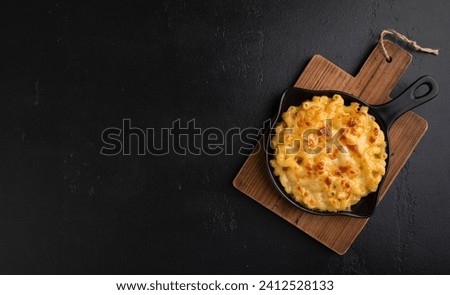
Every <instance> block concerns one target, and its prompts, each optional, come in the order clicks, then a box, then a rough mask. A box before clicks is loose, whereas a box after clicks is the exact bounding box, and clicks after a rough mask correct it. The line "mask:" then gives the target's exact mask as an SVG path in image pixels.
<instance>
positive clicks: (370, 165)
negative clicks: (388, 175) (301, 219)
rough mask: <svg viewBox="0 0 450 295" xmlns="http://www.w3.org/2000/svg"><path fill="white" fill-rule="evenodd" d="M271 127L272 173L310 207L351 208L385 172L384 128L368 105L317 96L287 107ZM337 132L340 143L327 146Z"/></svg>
mask: <svg viewBox="0 0 450 295" xmlns="http://www.w3.org/2000/svg"><path fill="white" fill-rule="evenodd" d="M275 131H276V132H275V135H274V136H273V138H272V142H271V143H272V147H273V148H274V150H275V156H274V159H272V160H271V161H270V164H271V166H272V167H273V169H274V174H275V175H276V176H278V177H279V180H280V182H281V184H282V185H283V187H284V189H285V191H286V192H287V193H289V194H290V195H291V196H292V197H293V199H294V200H295V201H296V202H298V203H301V204H302V205H304V206H306V207H307V208H309V209H313V210H320V211H332V212H336V211H343V210H350V207H351V206H352V205H354V204H356V203H358V201H359V200H360V199H361V198H363V197H364V196H366V195H368V194H369V193H370V192H374V191H376V190H377V188H378V184H379V183H380V181H381V179H382V177H383V175H384V174H385V169H386V158H387V153H386V141H385V137H384V134H383V131H382V130H381V129H380V126H379V125H378V124H377V122H376V121H375V118H374V117H373V116H372V115H370V114H369V113H368V107H367V106H361V105H360V104H358V103H355V102H354V103H351V104H350V105H349V106H346V105H344V100H343V98H342V97H341V96H340V95H334V96H333V97H332V98H329V97H327V96H315V97H314V98H313V99H312V100H308V101H304V102H303V103H302V104H301V105H300V106H298V107H295V106H291V107H290V108H289V109H288V110H287V111H286V112H285V113H283V114H282V121H281V122H280V123H279V124H278V125H277V126H276V129H275ZM336 134H337V135H336ZM338 135H339V138H338V139H337V141H338V144H334V145H332V146H330V142H331V140H330V139H334V140H335V139H336V138H337V137H338ZM340 145H341V146H340Z"/></svg>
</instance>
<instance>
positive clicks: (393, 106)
mask: <svg viewBox="0 0 450 295" xmlns="http://www.w3.org/2000/svg"><path fill="white" fill-rule="evenodd" d="M422 85H426V86H428V91H427V92H426V93H425V94H422V95H420V96H416V91H417V89H418V88H419V87H420V86H422ZM438 91H439V86H438V84H437V82H436V80H434V78H433V77H431V76H423V77H421V78H419V79H418V80H417V81H416V82H414V83H413V84H412V85H411V86H409V87H408V88H407V89H406V90H405V91H403V92H402V94H400V95H399V96H397V97H396V98H395V99H393V100H392V101H390V102H387V103H385V104H381V105H373V106H372V108H373V109H375V111H376V112H377V113H378V115H379V116H380V118H381V120H382V121H383V122H384V124H385V126H386V129H389V128H390V127H391V125H392V123H394V122H395V120H397V119H398V118H399V117H400V116H401V115H403V114H404V113H406V112H407V111H409V110H412V109H413V108H415V107H417V106H420V105H421V104H424V103H426V102H427V101H429V100H431V99H433V98H435V97H436V95H437V94H438Z"/></svg>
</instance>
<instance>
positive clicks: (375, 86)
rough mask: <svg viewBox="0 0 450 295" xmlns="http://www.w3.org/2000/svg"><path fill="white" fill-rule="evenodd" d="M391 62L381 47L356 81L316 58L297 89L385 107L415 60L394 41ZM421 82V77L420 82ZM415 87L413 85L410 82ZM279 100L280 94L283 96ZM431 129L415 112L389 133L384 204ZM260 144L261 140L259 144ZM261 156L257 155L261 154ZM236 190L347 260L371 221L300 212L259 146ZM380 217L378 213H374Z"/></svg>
mask: <svg viewBox="0 0 450 295" xmlns="http://www.w3.org/2000/svg"><path fill="white" fill-rule="evenodd" d="M384 44H385V46H386V50H387V51H388V53H389V55H390V56H391V57H392V61H391V62H387V61H386V59H385V57H384V56H383V54H382V51H381V47H380V44H379V43H378V44H377V46H376V47H375V49H374V50H373V51H372V53H371V54H370V56H369V58H368V59H367V60H366V62H365V63H364V65H363V67H362V68H361V70H360V71H359V73H358V74H357V75H356V77H353V76H352V75H350V74H348V73H347V72H345V71H344V70H342V69H341V68H339V67H338V66H336V65H334V64H333V63H331V62H330V61H328V60H327V59H325V58H324V57H322V56H320V55H315V56H313V57H312V59H311V61H310V62H309V63H308V65H307V66H306V68H305V70H304V71H303V73H302V74H301V75H300V78H299V79H298V80H297V82H296V83H295V87H301V88H307V89H314V90H317V89H323V90H340V91H344V92H347V93H350V94H353V95H354V96H357V97H360V98H362V99H363V100H365V101H366V102H368V103H370V104H380V103H384V102H386V101H388V100H390V99H391V98H390V97H389V94H390V92H391V90H392V88H393V87H394V86H395V84H396V83H397V82H398V80H399V79H400V77H401V76H402V74H403V73H404V72H405V70H406V68H407V67H408V65H409V64H410V63H411V60H412V56H411V55H410V54H409V53H408V52H407V51H405V50H403V49H402V48H400V47H399V46H397V45H395V44H393V43H392V42H390V41H384ZM417 78H419V76H418V77H417ZM411 82H413V81H411ZM280 97H281V93H280ZM427 127H428V124H427V121H425V120H424V119H423V118H421V117H419V116H418V115H416V114H415V113H413V112H408V113H406V114H404V115H403V116H401V117H400V118H399V119H398V120H397V121H396V122H395V123H394V125H393V126H392V127H391V130H390V131H389V135H390V146H391V159H390V164H389V165H390V167H389V170H388V171H387V175H386V180H385V181H384V184H383V187H382V189H381V191H380V198H379V200H381V199H382V198H383V197H384V195H385V193H386V191H387V190H388V189H389V187H390V186H391V184H392V182H393V180H394V179H395V177H396V176H397V174H398V173H399V172H400V170H401V169H402V167H403V165H404V164H405V163H406V161H407V160H408V158H409V157H410V155H411V153H412V152H413V150H414V148H415V147H416V145H417V144H418V143H419V141H420V139H421V138H422V136H423V135H424V134H425V132H426V130H427ZM258 145H261V141H260V142H259V143H258ZM258 150H259V152H255V151H258ZM233 185H234V186H235V187H236V188H237V189H238V190H240V191H241V192H243V193H244V194H246V195H247V196H249V197H251V198H252V199H254V200H255V201H257V202H259V203H260V204H261V205H263V206H264V207H266V208H267V209H269V210H271V211H272V212H274V213H276V214H278V215H279V216H280V217H282V218H284V219H285V220H286V221H288V222H289V223H291V224H293V225H294V226H296V227H297V228H299V229H300V230H302V231H304V232H305V233H307V234H308V235H310V236H311V237H313V238H314V239H316V240H317V241H319V242H321V243H322V244H324V245H325V246H327V247H328V248H330V249H332V250H333V251H335V252H336V253H338V254H340V255H343V254H345V252H346V251H347V250H348V249H349V248H350V246H351V244H352V243H353V241H354V240H355V238H356V237H357V236H358V234H359V233H360V232H361V230H362V229H363V227H364V226H365V224H366V223H367V221H368V219H357V218H352V217H345V216H317V215H312V214H309V213H305V212H303V211H301V210H300V209H298V208H296V207H295V206H293V205H292V204H290V203H289V202H288V201H286V200H285V199H284V198H283V197H281V196H280V195H279V194H278V193H277V192H276V190H275V188H274V186H273V184H272V183H271V181H270V180H269V176H268V172H267V170H266V166H265V160H264V149H263V148H260V147H259V146H256V147H255V150H254V152H252V154H251V155H250V156H249V157H248V159H247V160H246V162H245V163H244V165H243V166H242V168H241V170H240V171H239V173H238V174H237V176H236V178H235V179H234V181H233ZM375 214H376V211H375Z"/></svg>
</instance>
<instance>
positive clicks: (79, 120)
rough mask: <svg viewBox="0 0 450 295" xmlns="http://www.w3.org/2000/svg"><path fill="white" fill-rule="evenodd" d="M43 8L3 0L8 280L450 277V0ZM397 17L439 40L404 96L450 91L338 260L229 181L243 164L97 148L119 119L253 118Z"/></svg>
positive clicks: (419, 60) (0, 38)
mask: <svg viewBox="0 0 450 295" xmlns="http://www.w3.org/2000/svg"><path fill="white" fill-rule="evenodd" d="M35 2H36V3H34V4H29V5H24V4H23V5H22V4H17V3H16V4H11V5H6V4H3V3H2V4H1V5H2V6H4V7H3V8H2V9H1V11H2V17H1V18H0V23H1V24H0V75H1V76H0V102H1V103H0V118H1V119H0V120H1V124H0V135H1V138H0V141H1V142H0V146H1V150H2V152H1V156H0V273H3V274H28V273H34V274H38V273H39V274H41V273H45V274H61V273H64V274H81V273H84V274H97V273H105V274H136V273H139V274H157V273H163V274H166V273H167V274H168V273H182V274H186V273H202V274H208V273H225V274H227V273H239V274H243V273H272V274H275V273H277V274H278V273H292V274H293V273H300V274H302V273H316V274H322V273H361V274H364V273H374V274H384V273H449V271H450V251H449V250H448V249H449V248H450V227H449V226H448V225H449V224H450V217H449V216H450V214H449V211H450V198H449V197H450V194H449V192H450V181H449V180H448V175H449V174H450V168H449V163H450V156H449V152H448V150H449V148H448V145H449V144H450V139H449V131H448V126H449V125H450V116H449V110H450V100H449V94H450V86H449V83H448V81H449V79H450V72H449V62H450V56H449V46H450V29H449V28H450V18H449V17H448V12H449V11H450V4H449V2H448V1H444V0H442V1H435V2H434V1H414V2H412V1H380V2H377V1H354V2H349V1H328V3H327V2H325V1H280V2H279V3H278V2H277V1H264V2H261V1H196V3H192V2H191V1H161V2H158V3H152V1H142V2H134V1H133V2H131V1H122V2H123V3H122V4H117V3H113V2H111V1H104V2H102V3H101V2H96V3H94V2H93V1H67V2H63V1H57V2H53V1H50V2H42V1H39V2H41V3H39V4H38V3H37V2H38V1H35ZM117 2H118V1H117ZM388 27H393V28H395V29H397V30H398V31H400V32H403V33H405V34H407V35H409V36H410V37H412V38H413V39H415V40H417V41H418V42H419V44H423V45H425V46H430V47H438V48H440V49H441V55H440V56H439V57H435V56H431V55H427V54H423V53H413V56H414V60H413V63H412V64H411V66H410V67H409V69H408V70H407V72H406V74H405V75H404V76H403V78H402V80H401V81H400V83H399V84H398V87H397V88H396V89H395V90H394V95H395V94H396V93H399V91H400V90H402V89H403V88H405V87H406V86H407V85H408V84H409V83H411V82H413V81H414V80H415V79H416V78H418V77H419V76H421V75H424V74H429V75H432V76H434V77H435V78H436V79H437V80H438V82H439V83H440V95H439V96H438V98H437V99H435V100H434V101H432V102H430V103H428V104H426V105H423V106H421V107H420V108H418V109H417V111H416V112H417V113H419V114H420V115H421V116H423V117H424V118H426V119H427V120H428V122H429V131H428V133H427V134H426V135H425V137H424V138H423V140H422V141H421V143H420V144H419V146H418V147H417V148H416V150H415V152H414V153H413V155H412V157H411V158H410V160H409V161H408V163H407V164H406V166H405V167H404V169H403V170H402V172H401V173H400V175H399V177H398V178H397V179H396V181H395V183H394V184H393V186H392V187H391V189H390V190H389V192H388V194H387V197H386V198H385V200H384V201H383V202H382V203H381V205H380V207H379V208H378V210H377V212H376V214H375V215H374V217H373V218H371V219H370V221H369V223H368V225H367V227H366V228H365V229H364V230H363V231H362V233H361V235H360V236H359V237H358V238H357V240H356V242H355V243H354V245H353V246H352V248H351V249H350V250H349V252H348V253H347V254H346V255H345V256H343V257H341V256H338V255H336V254H334V253H333V252H331V251H330V250H328V249H327V248H325V247H324V246H322V245H321V244H319V243H317V242H316V241H314V240H313V239H311V238H309V237H308V236H307V235H305V234H304V233H302V232H300V231H298V230H297V229H296V228H294V227H293V226H291V225H289V224H287V223H286V222H285V221H283V220H281V219H280V218H279V217H277V216H275V215H274V214H272V213H270V212H269V211H267V210H266V209H264V208H263V207H261V206H260V205H259V204H257V203H256V202H254V201H252V200H251V199H250V198H248V197H246V196H244V195H243V194H241V193H240V192H238V191H237V190H235V189H234V188H233V187H232V185H231V181H232V179H233V178H234V176H235V175H236V173H237V171H238V169H239V168H240V167H241V165H242V164H243V162H244V160H245V156H242V155H234V156H224V155H222V156H215V157H208V156H205V155H202V156H177V155H174V154H173V153H172V154H170V155H167V156H164V157H152V156H149V155H148V156H137V155H132V156H127V157H125V156H116V157H104V156H101V155H100V154H99V151H100V148H101V139H100V135H101V132H102V130H104V129H105V128H107V127H110V126H115V127H120V125H121V122H122V119H123V118H130V119H132V124H133V125H134V126H137V127H141V128H146V127H148V128H149V127H153V128H162V127H170V125H171V122H172V121H174V120H175V119H177V118H181V121H182V122H187V121H188V120H190V119H192V118H195V119H196V125H197V126H198V127H202V128H206V127H210V126H215V127H218V128H221V129H223V130H226V129H227V128H231V127H236V126H237V127H242V128H244V127H257V128H259V127H261V125H262V122H263V121H264V120H265V119H267V118H268V117H269V116H271V114H272V113H273V110H274V106H275V104H276V103H277V101H278V99H279V96H280V94H281V92H282V90H283V89H285V88H287V87H289V86H291V85H292V84H293V82H294V81H295V80H296V78H297V77H298V75H299V74H300V72H301V71H302V69H303V68H304V67H305V65H306V63H307V62H308V60H309V59H310V58H311V56H312V55H314V54H316V53H319V54H322V55H323V56H325V57H327V58H328V59H330V60H331V61H333V62H334V63H335V64H337V65H339V66H341V67H342V68H343V69H345V70H347V71H349V72H350V73H352V74H356V73H357V71H358V69H359V67H360V66H361V65H362V62H363V61H364V60H365V59H366V58H367V56H368V54H369V52H370V51H371V50H372V48H373V47H374V45H375V43H376V42H377V40H378V35H379V33H380V32H381V30H382V29H384V28H388ZM412 128H413V126H412ZM236 146H239V143H236Z"/></svg>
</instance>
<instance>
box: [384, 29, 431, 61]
mask: <svg viewBox="0 0 450 295" xmlns="http://www.w3.org/2000/svg"><path fill="white" fill-rule="evenodd" d="M385 35H392V36H394V37H396V38H398V39H400V40H402V41H404V42H405V43H406V44H408V45H409V46H411V48H412V49H414V50H416V51H421V52H425V53H430V54H434V55H439V50H438V49H432V48H427V47H422V46H419V44H417V42H416V41H414V40H411V39H409V38H408V37H406V36H405V35H403V34H400V33H399V32H397V31H396V30H393V29H387V30H383V31H382V32H381V35H380V44H381V49H382V50H383V55H384V57H385V58H386V61H387V62H391V61H392V57H391V56H389V54H388V52H387V50H386V47H385V46H384V42H383V41H384V36H385Z"/></svg>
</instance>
